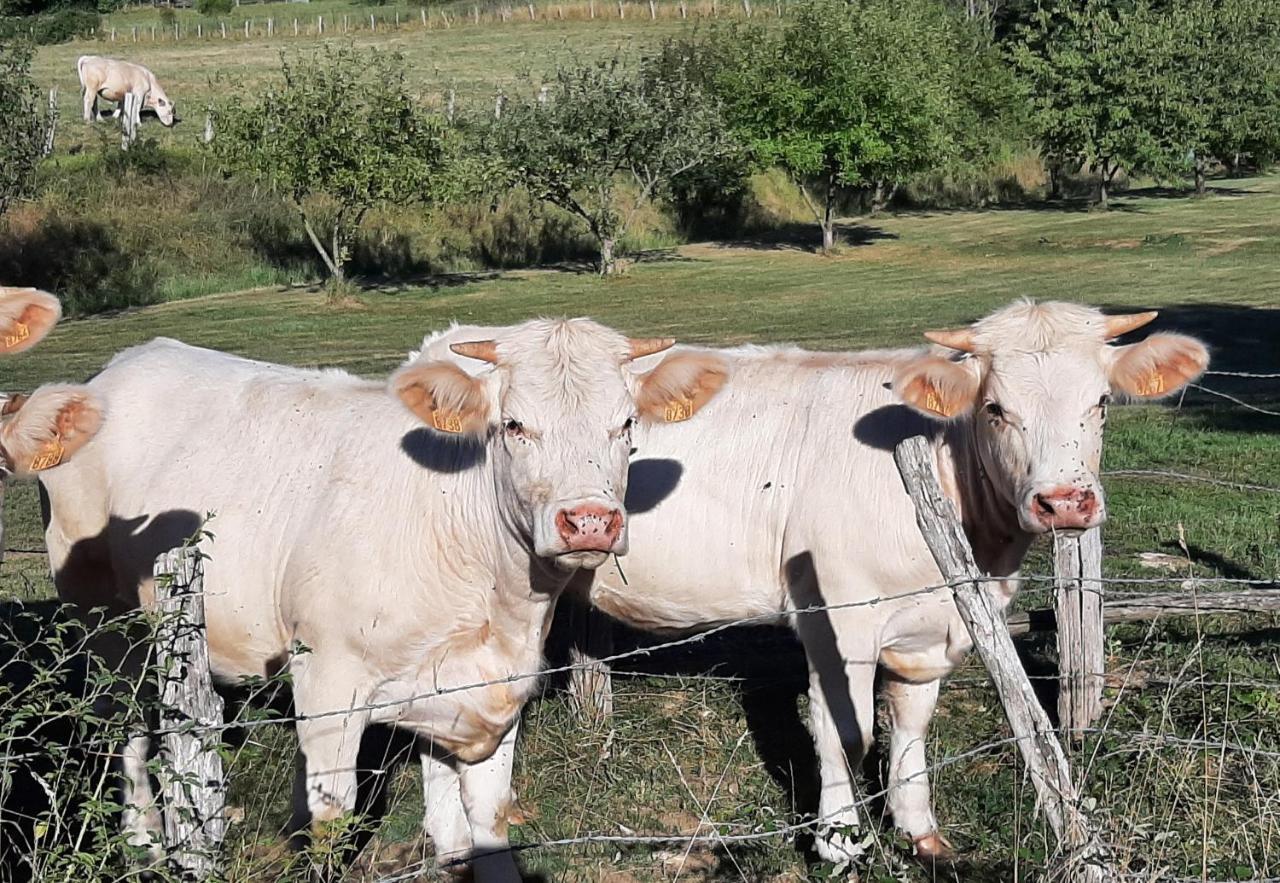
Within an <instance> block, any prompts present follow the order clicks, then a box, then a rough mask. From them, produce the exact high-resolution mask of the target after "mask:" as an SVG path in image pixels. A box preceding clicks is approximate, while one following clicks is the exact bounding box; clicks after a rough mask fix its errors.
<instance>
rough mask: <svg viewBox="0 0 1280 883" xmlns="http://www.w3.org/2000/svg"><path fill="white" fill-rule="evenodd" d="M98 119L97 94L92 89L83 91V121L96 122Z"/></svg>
mask: <svg viewBox="0 0 1280 883" xmlns="http://www.w3.org/2000/svg"><path fill="white" fill-rule="evenodd" d="M97 119H98V93H97V92H94V91H93V90H92V89H85V90H84V121H85V122H86V123H92V122H96V121H97Z"/></svg>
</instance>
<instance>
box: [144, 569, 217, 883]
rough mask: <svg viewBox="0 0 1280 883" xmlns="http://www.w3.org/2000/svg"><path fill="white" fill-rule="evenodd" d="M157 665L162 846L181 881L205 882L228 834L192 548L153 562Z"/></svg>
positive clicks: (199, 575) (199, 577)
mask: <svg viewBox="0 0 1280 883" xmlns="http://www.w3.org/2000/svg"><path fill="white" fill-rule="evenodd" d="M153 573H154V575H155V592H156V610H157V612H158V613H159V614H160V622H159V623H158V625H157V627H156V662H157V666H158V671H159V677H160V728H161V731H162V732H163V733H164V736H163V740H162V743H161V748H160V751H161V764H160V770H159V773H158V778H159V779H160V787H161V789H162V793H163V801H164V842H165V850H166V853H167V854H168V856H169V860H170V861H171V862H173V863H174V864H175V865H177V866H178V868H179V869H180V870H181V872H182V874H183V876H184V877H186V878H189V879H194V880H204V879H207V878H209V877H211V876H214V875H215V874H216V873H217V871H218V866H219V850H220V847H221V845H222V840H223V837H224V836H225V835H226V831H227V821H226V812H225V810H226V791H225V779H224V777H223V772H222V756H221V755H220V754H219V753H218V744H219V742H220V736H219V733H220V728H221V725H222V722H223V721H222V699H221V697H219V696H218V694H217V693H215V692H214V690H213V679H212V676H211V675H210V673H209V646H208V643H207V642H206V639H205V625H204V568H203V566H202V563H201V557H200V553H199V551H198V550H196V549H195V548H193V547H183V548H180V549H172V550H170V551H168V552H165V553H164V554H163V555H160V556H159V557H158V558H157V559H156V561H155V567H154V570H153Z"/></svg>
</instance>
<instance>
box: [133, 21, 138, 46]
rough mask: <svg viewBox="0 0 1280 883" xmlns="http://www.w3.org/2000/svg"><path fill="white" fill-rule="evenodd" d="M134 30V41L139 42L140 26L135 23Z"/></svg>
mask: <svg viewBox="0 0 1280 883" xmlns="http://www.w3.org/2000/svg"><path fill="white" fill-rule="evenodd" d="M132 30H133V42H135V43H137V42H138V26H137V25H134V26H133V28H132Z"/></svg>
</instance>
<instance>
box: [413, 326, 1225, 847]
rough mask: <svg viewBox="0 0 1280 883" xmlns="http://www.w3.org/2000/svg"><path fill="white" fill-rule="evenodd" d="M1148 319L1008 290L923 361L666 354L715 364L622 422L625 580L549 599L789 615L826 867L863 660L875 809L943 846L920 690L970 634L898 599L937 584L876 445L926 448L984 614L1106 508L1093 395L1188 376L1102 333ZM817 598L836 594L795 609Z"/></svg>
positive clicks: (1162, 349)
mask: <svg viewBox="0 0 1280 883" xmlns="http://www.w3.org/2000/svg"><path fill="white" fill-rule="evenodd" d="M1155 315H1156V314H1155V313H1141V314H1138V315H1129V316H1104V315H1103V314H1102V313H1100V312H1098V311H1096V310H1093V309H1090V308H1088V307H1084V306H1077V305H1073V304H1064V303H1045V304H1033V303H1028V302H1019V303H1015V304H1013V305H1011V306H1009V307H1006V308H1004V309H1002V310H1000V311H999V312H996V313H994V314H993V315H991V316H988V317H987V318H985V319H983V320H981V321H980V322H978V323H977V324H976V325H974V326H973V327H972V328H967V329H963V330H956V331H937V332H930V333H928V334H927V335H926V336H927V337H928V338H929V339H930V340H933V341H934V342H936V343H938V344H939V345H940V346H941V347H942V348H943V349H942V350H935V351H932V352H930V351H922V350H892V351H876V352H855V353H814V352H805V351H802V350H796V349H779V348H772V347H743V348H740V349H735V350H724V351H709V350H683V349H682V350H678V351H677V352H688V353H690V354H698V355H712V354H715V355H718V356H720V357H721V358H724V359H725V360H726V361H727V362H728V363H729V370H730V378H731V379H730V380H729V382H728V384H727V385H726V387H725V388H724V390H722V391H721V393H720V395H719V396H718V397H717V398H716V400H715V401H713V402H712V403H711V404H710V405H708V407H707V410H706V414H705V415H704V416H703V419H701V420H698V421H694V422H691V423H688V424H682V425H680V426H673V427H668V428H666V429H664V430H663V431H661V432H649V431H647V430H644V431H641V432H639V433H637V435H636V439H635V445H636V455H635V457H634V459H633V460H632V465H631V475H630V479H629V485H628V496H627V502H628V510H629V513H630V529H631V538H632V543H633V546H632V551H631V554H630V555H629V556H628V558H627V561H626V564H625V568H623V569H625V574H626V575H625V577H624V576H623V569H619V567H617V566H616V565H615V564H612V563H606V565H605V566H602V567H600V568H598V569H597V570H596V571H595V572H594V573H591V574H580V575H579V576H578V577H576V578H575V581H574V585H572V586H571V588H570V590H571V591H578V592H581V593H583V594H584V595H586V596H587V597H589V598H590V601H591V603H592V604H593V605H595V606H596V607H597V608H599V609H601V610H603V611H605V612H606V613H608V614H609V615H610V616H613V617H615V618H617V619H619V620H621V621H623V622H626V623H629V624H631V625H633V626H637V627H639V628H644V629H650V630H654V631H660V632H685V631H689V630H696V629H699V628H706V627H710V626H714V625H717V624H721V623H730V622H733V621H735V620H739V619H744V618H747V617H770V616H774V615H776V616H777V617H778V618H779V620H780V621H785V622H787V623H788V624H790V626H791V627H792V628H793V629H794V630H795V631H796V633H797V635H798V636H799V638H800V641H801V642H802V644H803V645H804V649H805V653H806V657H807V659H808V663H809V670H810V686H809V697H810V703H809V708H810V716H811V730H812V732H813V736H814V741H815V743H816V748H817V755H818V759H819V763H820V772H821V778H822V782H821V785H822V788H821V794H820V798H819V813H820V816H821V821H822V824H821V826H820V827H819V828H818V829H817V831H816V832H815V833H816V835H817V838H816V845H817V849H818V852H819V853H820V855H821V856H822V857H823V858H824V859H827V860H828V861H834V862H840V861H846V860H852V859H855V858H856V857H857V856H858V854H859V853H860V851H861V850H860V848H859V846H858V845H857V840H858V836H857V835H856V834H855V835H853V836H852V837H851V836H849V833H848V830H849V828H850V827H852V826H855V825H857V823H858V818H859V816H858V812H857V809H856V805H857V798H856V796H855V790H854V780H853V775H854V773H853V771H854V770H857V769H859V768H860V761H861V759H862V757H863V755H864V753H865V751H866V750H867V747H868V745H869V744H870V741H871V738H872V721H873V717H874V714H873V710H874V700H875V696H874V680H875V675H876V671H877V668H878V667H879V668H881V669H883V672H884V675H885V677H884V690H885V693H886V695H887V699H888V704H889V711H890V720H891V722H892V727H891V734H890V744H889V783H888V784H889V789H890V790H889V793H888V806H889V809H890V811H891V812H892V814H893V818H894V822H895V823H896V825H897V826H898V828H900V829H901V830H902V831H903V832H905V833H906V834H907V835H908V836H909V837H910V838H911V839H912V841H913V842H914V843H915V848H916V850H917V852H918V853H919V854H920V855H922V856H925V857H933V858H947V857H949V856H950V855H951V853H952V850H951V847H950V845H949V844H948V843H947V841H946V839H945V838H944V837H943V836H942V834H941V832H940V831H939V827H938V824H937V821H936V820H935V818H934V814H933V809H932V801H931V795H930V791H929V780H928V774H927V772H926V770H927V763H926V757H925V747H924V740H925V733H926V729H927V726H928V723H929V720H930V718H931V717H932V716H933V711H934V705H935V702H936V700H937V697H938V686H939V681H940V679H941V678H942V677H943V676H944V675H946V674H947V673H948V672H950V671H951V670H952V669H953V668H954V667H955V666H956V665H958V664H959V663H960V661H961V660H962V659H963V658H964V656H965V654H966V653H967V652H968V650H969V648H970V640H969V634H968V631H967V629H966V627H965V625H964V622H963V621H962V620H961V619H960V617H959V615H958V613H957V610H956V607H955V604H954V602H953V600H952V595H951V592H950V590H940V591H936V592H931V593H926V594H921V593H920V592H921V590H922V589H924V588H927V587H929V586H935V585H938V584H939V583H942V582H945V580H943V578H942V576H941V574H940V573H939V571H938V568H937V566H936V565H935V564H934V560H933V557H932V555H931V554H930V553H929V549H928V547H927V546H926V545H925V543H924V540H923V538H922V537H921V535H920V531H919V529H918V528H917V526H916V521H915V509H914V507H913V505H912V502H911V499H910V497H909V496H908V495H907V493H906V491H905V490H904V489H903V485H902V481H901V478H900V477H899V474H898V471H897V468H896V467H895V465H894V462H893V449H894V447H895V446H896V445H897V443H898V442H900V441H902V440H903V439H904V438H907V437H910V436H912V435H917V434H924V435H927V436H928V437H930V438H931V439H932V442H933V447H934V450H935V451H936V453H937V463H938V473H939V477H940V479H941V482H942V486H943V488H944V489H945V491H946V493H947V495H948V496H949V497H950V498H951V500H952V502H953V503H954V504H955V505H956V507H957V510H958V511H959V513H960V516H961V519H962V521H963V524H964V528H965V532H966V534H967V536H968V538H969V541H970V543H971V544H972V545H973V549H974V554H975V555H976V557H977V562H978V564H979V566H980V567H982V569H983V570H984V572H986V573H988V574H991V575H994V576H998V577H1003V578H1004V579H1002V580H1000V581H998V582H994V583H989V584H987V586H986V590H987V591H988V592H990V593H991V594H992V595H993V597H994V598H995V600H996V601H997V602H998V603H999V605H1000V606H1001V607H1002V608H1003V607H1004V606H1006V605H1007V604H1008V603H1009V601H1010V600H1011V598H1012V597H1013V594H1014V592H1015V591H1016V589H1017V586H1018V569H1019V567H1020V566H1021V562H1022V559H1023V556H1024V555H1025V553H1026V551H1027V548H1028V547H1029V545H1030V544H1031V541H1032V540H1033V539H1034V538H1035V537H1036V536H1038V535H1041V534H1045V533H1048V532H1051V531H1058V530H1062V531H1079V530H1084V529H1087V528H1091V527H1095V526H1097V525H1100V524H1101V523H1102V522H1103V521H1104V520H1105V519H1106V505H1105V501H1104V498H1103V493H1102V485H1101V483H1100V481H1099V478H1098V469H1099V459H1100V456H1101V453H1102V434H1103V424H1104V423H1105V422H1106V414H1107V406H1108V404H1109V403H1110V401H1111V399H1112V397H1113V396H1114V397H1118V398H1138V399H1151V398H1159V397H1162V396H1167V395H1170V394H1172V393H1175V392H1177V391H1178V390H1180V389H1182V387H1183V386H1184V385H1185V384H1186V383H1187V382H1189V381H1191V380H1193V379H1194V378H1196V377H1197V376H1199V374H1200V373H1201V372H1202V371H1204V369H1205V368H1206V366H1207V364H1208V354H1207V352H1206V350H1205V348H1204V346H1203V345H1202V344H1201V343H1200V342H1199V341H1196V340H1194V339H1192V338H1189V337H1184V336H1181V335H1176V334H1154V335H1151V336H1150V337H1148V338H1147V339H1146V340H1143V341H1142V342H1140V343H1135V344H1132V345H1129V346H1112V345H1109V343H1108V342H1109V341H1111V340H1113V339H1114V338H1116V337H1119V336H1120V335H1121V334H1124V333H1126V332H1128V331H1131V330H1134V329H1136V328H1138V327H1140V326H1142V325H1144V324H1146V323H1147V322H1150V321H1151V320H1152V319H1153V318H1155ZM458 333H460V334H463V335H466V334H477V333H492V329H484V330H482V331H481V330H477V329H475V328H468V329H459V332H458ZM447 343H448V339H447V338H445V339H442V340H440V341H436V342H435V343H434V344H433V345H432V346H431V347H428V349H427V351H426V352H425V355H427V356H430V355H433V353H437V352H439V349H440V347H441V346H442V345H444V344H447ZM637 367H638V368H639V367H642V363H638V364H637ZM713 428H714V429H713ZM897 596H903V597H901V598H900V599H899V600H893V599H894V598H895V597H897ZM828 605H853V606H847V607H845V608H844V609H831V610H821V611H816V612H812V613H801V612H798V611H803V610H804V609H805V608H809V607H825V606H828ZM495 777H496V776H495Z"/></svg>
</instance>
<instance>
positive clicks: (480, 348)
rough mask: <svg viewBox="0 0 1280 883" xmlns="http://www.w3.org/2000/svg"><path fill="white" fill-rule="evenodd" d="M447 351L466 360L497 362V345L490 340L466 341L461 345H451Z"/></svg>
mask: <svg viewBox="0 0 1280 883" xmlns="http://www.w3.org/2000/svg"><path fill="white" fill-rule="evenodd" d="M449 349H451V350H453V351H454V352H455V353H457V354H458V355H460V356H466V357H467V358H468V359H479V360H480V361H482V362H492V363H493V364H497V362H498V344H497V343H496V342H494V341H492V340H467V341H463V342H462V343H451V344H449Z"/></svg>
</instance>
